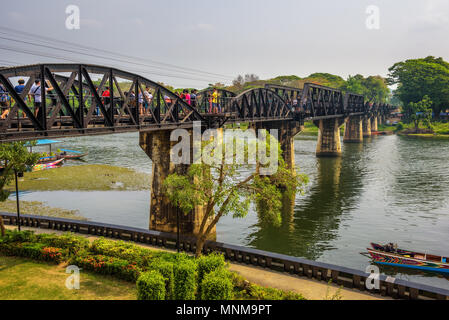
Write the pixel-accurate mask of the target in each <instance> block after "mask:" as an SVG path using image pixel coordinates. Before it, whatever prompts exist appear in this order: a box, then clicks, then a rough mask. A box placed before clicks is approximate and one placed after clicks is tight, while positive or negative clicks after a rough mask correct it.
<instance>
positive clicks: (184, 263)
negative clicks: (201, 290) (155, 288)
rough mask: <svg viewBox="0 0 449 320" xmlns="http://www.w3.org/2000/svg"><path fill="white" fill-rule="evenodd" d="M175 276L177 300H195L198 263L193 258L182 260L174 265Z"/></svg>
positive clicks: (175, 296)
mask: <svg viewBox="0 0 449 320" xmlns="http://www.w3.org/2000/svg"><path fill="white" fill-rule="evenodd" d="M173 272H174V276H175V288H174V292H175V295H174V298H175V299H176V300H195V291H196V263H195V262H194V261H193V260H188V259H185V260H181V261H180V262H179V263H177V264H175V265H174V266H173Z"/></svg>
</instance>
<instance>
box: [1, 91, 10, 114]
mask: <svg viewBox="0 0 449 320" xmlns="http://www.w3.org/2000/svg"><path fill="white" fill-rule="evenodd" d="M8 100H9V99H8V91H6V89H5V88H4V87H3V85H2V84H1V83H0V107H1V108H2V115H1V118H2V119H5V117H6V115H7V114H8V113H9V103H8Z"/></svg>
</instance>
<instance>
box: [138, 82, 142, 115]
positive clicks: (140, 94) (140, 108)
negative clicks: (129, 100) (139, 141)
mask: <svg viewBox="0 0 449 320" xmlns="http://www.w3.org/2000/svg"><path fill="white" fill-rule="evenodd" d="M137 100H138V101H137V102H138V103H139V114H140V115H141V116H143V94H142V91H140V89H139V93H138V95H137Z"/></svg>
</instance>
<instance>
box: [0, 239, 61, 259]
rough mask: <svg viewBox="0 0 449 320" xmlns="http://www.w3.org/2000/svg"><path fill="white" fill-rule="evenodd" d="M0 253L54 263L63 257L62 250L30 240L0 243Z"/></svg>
mask: <svg viewBox="0 0 449 320" xmlns="http://www.w3.org/2000/svg"><path fill="white" fill-rule="evenodd" d="M0 253H1V254H4V255H7V256H17V257H24V258H31V259H35V260H43V261H51V262H56V263H59V262H61V261H62V260H63V257H64V251H63V250H62V249H60V248H53V247H46V246H45V245H44V244H43V243H30V242H23V243H7V244H1V245H0Z"/></svg>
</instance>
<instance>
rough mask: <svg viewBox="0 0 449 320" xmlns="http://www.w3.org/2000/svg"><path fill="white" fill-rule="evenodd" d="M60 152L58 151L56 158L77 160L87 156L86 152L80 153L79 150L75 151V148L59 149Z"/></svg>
mask: <svg viewBox="0 0 449 320" xmlns="http://www.w3.org/2000/svg"><path fill="white" fill-rule="evenodd" d="M59 150H60V151H62V152H60V153H58V154H57V155H56V156H57V158H58V159H65V160H79V159H81V158H82V157H84V156H87V154H88V153H87V152H86V153H82V152H81V151H75V150H67V149H59Z"/></svg>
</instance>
